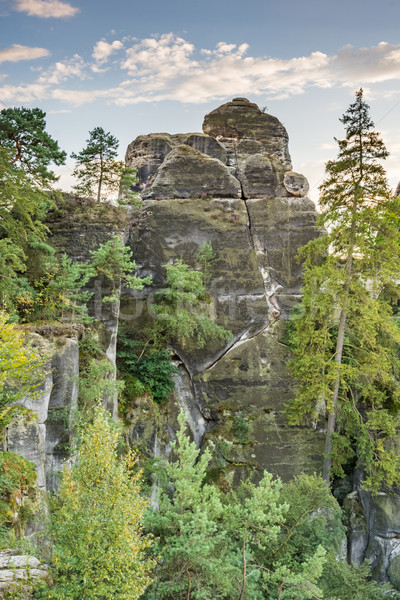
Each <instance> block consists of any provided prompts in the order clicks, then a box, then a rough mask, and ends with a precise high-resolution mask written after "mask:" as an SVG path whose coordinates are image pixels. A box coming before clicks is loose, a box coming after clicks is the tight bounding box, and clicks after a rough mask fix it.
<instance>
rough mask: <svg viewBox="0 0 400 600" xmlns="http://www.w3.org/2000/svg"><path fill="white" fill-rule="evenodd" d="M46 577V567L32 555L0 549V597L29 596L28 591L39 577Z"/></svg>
mask: <svg viewBox="0 0 400 600" xmlns="http://www.w3.org/2000/svg"><path fill="white" fill-rule="evenodd" d="M46 578H48V567H47V565H44V564H43V563H41V562H40V561H39V560H38V559H37V558H35V557H34V556H29V555H25V554H18V553H17V551H15V550H1V551H0V598H4V597H5V596H4V594H7V597H8V598H12V597H14V594H15V598H22V597H23V598H26V599H28V598H30V597H31V595H30V592H31V590H32V588H33V586H34V585H35V583H36V582H37V581H38V580H40V579H46Z"/></svg>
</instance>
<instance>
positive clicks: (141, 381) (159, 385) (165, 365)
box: [117, 335, 178, 403]
mask: <svg viewBox="0 0 400 600" xmlns="http://www.w3.org/2000/svg"><path fill="white" fill-rule="evenodd" d="M141 350H143V344H141V343H140V342H138V341H135V340H131V339H129V338H128V337H126V336H123V335H121V336H119V349H118V352H117V357H118V359H119V361H118V364H119V366H120V368H121V371H122V373H123V376H124V379H125V380H126V374H128V375H129V376H130V377H129V379H128V381H127V382H126V383H127V386H126V393H127V394H129V396H130V397H133V398H134V397H137V396H140V395H142V394H144V393H149V394H151V396H152V397H153V399H154V401H155V402H158V403H162V402H165V400H166V399H167V395H168V392H170V391H171V390H172V389H173V388H174V382H173V379H172V375H173V374H174V373H177V372H178V370H177V368H176V367H175V366H174V365H173V364H172V362H171V357H170V355H169V353H168V352H167V350H165V349H161V350H158V349H154V347H149V348H148V350H147V352H145V353H143V352H142V351H141Z"/></svg>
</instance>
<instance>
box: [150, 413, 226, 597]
mask: <svg viewBox="0 0 400 600" xmlns="http://www.w3.org/2000/svg"><path fill="white" fill-rule="evenodd" d="M184 420H185V417H184V415H183V414H181V415H180V416H179V424H180V428H179V430H178V432H177V443H176V445H175V452H176V460H175V461H174V462H170V463H168V464H167V465H166V467H165V474H166V481H165V485H164V488H163V491H162V492H161V496H160V499H159V505H160V506H159V510H158V511H157V510H152V511H149V512H148V513H147V515H146V516H145V520H144V526H145V528H146V529H147V530H150V531H151V532H152V533H153V534H154V535H155V536H156V543H155V546H154V551H155V554H156V555H158V554H160V559H159V562H158V567H157V571H156V576H157V578H156V580H155V581H154V583H153V584H152V585H151V586H150V588H149V589H148V591H147V592H146V593H145V595H144V599H146V600H153V599H154V600H155V599H157V600H162V599H171V600H172V599H173V598H179V597H186V598H192V599H196V600H198V599H199V600H200V599H203V598H210V597H212V598H215V599H218V598H221V599H222V598H234V597H236V593H237V591H238V586H237V581H236V580H235V577H234V576H235V571H237V570H236V569H235V564H234V561H232V560H231V559H232V554H231V551H230V548H229V544H228V540H227V537H226V535H225V534H224V532H223V531H222V530H221V528H220V527H219V524H218V521H219V519H220V517H221V515H222V512H223V506H222V502H221V498H220V494H219V492H218V490H217V488H215V487H213V486H211V485H207V484H204V480H205V476H206V468H207V465H208V463H209V460H210V454H209V452H208V451H206V452H205V453H204V454H203V455H202V456H200V457H199V451H198V450H196V447H195V445H194V444H193V443H190V441H189V438H188V437H187V436H186V435H185V426H184ZM171 489H173V490H174V491H173V495H172V497H171V494H170V491H169V490H171ZM233 558H234V557H233Z"/></svg>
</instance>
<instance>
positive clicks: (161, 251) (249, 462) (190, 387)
mask: <svg viewBox="0 0 400 600" xmlns="http://www.w3.org/2000/svg"><path fill="white" fill-rule="evenodd" d="M203 131H204V133H203V134H177V135H173V136H172V135H171V136H168V135H167V134H165V133H163V134H151V135H150V136H140V137H139V138H137V140H135V141H134V142H132V143H131V144H130V145H129V148H128V151H127V155H126V162H127V166H129V167H133V168H137V169H138V174H139V186H138V189H140V190H141V194H142V198H143V199H144V203H143V209H144V211H145V212H146V214H147V216H146V218H145V219H143V221H142V222H141V224H140V229H139V230H137V229H136V230H134V231H133V232H132V233H131V235H130V237H129V240H128V243H129V245H130V246H131V248H132V249H133V251H134V256H135V259H136V261H137V263H138V264H139V265H140V273H141V274H142V275H147V274H151V275H152V276H153V284H154V285H153V289H151V290H149V289H144V290H143V291H142V292H140V293H138V292H132V291H128V290H124V289H123V290H122V295H121V310H120V320H121V321H125V326H128V327H130V328H131V331H134V330H135V329H136V328H138V327H139V328H140V327H141V322H142V321H147V319H148V315H149V314H151V313H152V310H151V306H152V301H153V300H152V299H153V296H154V288H156V289H157V288H158V289H160V288H162V287H163V285H164V283H165V265H166V264H168V263H170V262H172V261H173V260H174V259H176V258H179V257H181V258H182V259H183V260H184V262H186V263H188V264H190V265H192V266H196V254H197V252H198V251H199V250H200V249H201V247H202V246H203V244H204V243H205V242H211V244H212V247H213V250H214V252H215V254H216V257H217V260H216V263H215V265H214V272H213V280H212V284H211V290H210V294H211V299H212V301H211V305H210V311H211V312H212V313H213V314H214V315H215V317H216V319H217V321H218V322H219V323H220V324H222V325H223V326H224V327H225V328H227V329H229V330H231V331H232V333H233V337H232V339H231V340H230V342H229V343H228V344H226V345H225V346H224V347H218V345H214V346H213V345H211V346H209V347H207V348H206V349H204V350H202V351H195V352H193V351H192V352H188V351H187V350H186V349H185V348H180V347H176V348H174V352H175V355H176V361H177V364H178V365H179V366H180V376H178V378H177V382H176V389H175V400H174V401H173V400H172V401H171V402H170V403H169V405H168V406H164V407H161V409H160V410H158V411H157V412H158V417H156V415H155V413H154V411H153V410H152V409H151V407H150V405H149V404H147V405H146V401H145V400H143V399H142V401H141V402H140V403H139V406H138V407H137V409H135V410H133V411H132V414H131V419H132V426H131V433H130V439H131V442H132V443H134V442H135V440H136V443H138V440H140V442H141V443H142V444H143V440H144V439H147V443H148V445H149V446H150V447H151V448H152V450H153V451H155V452H158V453H161V454H165V453H168V448H169V446H170V443H171V441H172V440H173V431H174V428H175V418H176V413H177V409H178V408H177V407H178V406H179V405H180V406H182V407H183V408H184V409H185V410H186V412H187V414H188V418H189V423H190V425H191V429H192V434H193V437H194V439H196V441H197V442H198V444H199V445H201V444H202V445H206V444H207V445H209V446H210V447H211V449H212V451H213V454H214V457H215V469H216V470H217V471H218V466H219V467H220V470H221V467H222V470H221V473H222V474H221V473H220V476H221V477H224V478H225V479H228V480H233V479H234V478H235V475H237V474H238V473H239V472H240V471H241V470H243V469H245V470H251V469H260V470H262V469H268V470H270V471H272V472H274V473H276V474H279V475H280V476H282V477H283V478H284V479H289V478H290V477H292V476H293V475H294V474H296V473H299V472H300V471H302V470H306V471H308V472H313V471H315V470H319V469H320V466H321V456H322V436H321V434H318V433H315V432H312V431H309V430H306V429H301V428H297V429H295V428H290V429H289V428H287V427H286V426H285V424H284V419H283V417H282V409H283V407H284V404H285V402H286V401H288V400H289V398H290V397H291V395H292V394H293V393H294V390H293V382H292V380H291V377H290V375H289V372H288V370H287V367H286V360H287V348H286V346H285V344H284V342H283V339H282V324H283V323H284V321H285V320H286V319H287V317H288V315H289V311H290V309H291V308H292V306H293V305H294V303H295V302H297V300H298V298H299V294H300V289H301V266H300V264H299V263H298V261H297V258H296V255H297V250H298V248H299V247H300V246H302V245H303V244H305V243H306V242H307V241H308V240H309V239H311V238H313V237H315V236H316V235H318V232H317V230H316V227H315V218H316V213H315V207H314V205H313V203H312V202H311V201H310V200H309V199H308V198H307V197H306V193H307V191H308V184H307V181H306V179H305V178H304V177H303V176H302V175H299V174H297V173H294V172H292V170H291V161H290V155H289V151H288V135H287V133H286V130H285V128H284V127H283V126H282V125H281V123H279V121H278V119H276V118H275V117H272V116H271V115H268V114H266V113H263V112H262V111H260V110H259V108H258V107H257V106H256V105H255V104H252V103H250V102H249V101H248V100H246V99H243V98H237V99H234V100H233V101H232V102H228V103H227V104H224V105H222V106H221V107H219V108H217V109H216V110H214V111H212V112H211V113H210V114H209V115H207V116H206V117H205V119H204V124H203ZM160 147H161V148H162V152H160ZM156 164H157V165H158V166H156ZM143 414H146V415H148V416H149V417H150V415H152V416H151V417H150V418H149V419H147V418H146V419H144V418H143ZM241 420H243V423H245V429H246V435H242V436H240V435H236V434H235V431H236V430H237V423H238V422H239V421H241ZM241 422H242V421H241ZM240 437H242V439H239V438H240Z"/></svg>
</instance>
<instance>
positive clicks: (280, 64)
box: [0, 0, 400, 200]
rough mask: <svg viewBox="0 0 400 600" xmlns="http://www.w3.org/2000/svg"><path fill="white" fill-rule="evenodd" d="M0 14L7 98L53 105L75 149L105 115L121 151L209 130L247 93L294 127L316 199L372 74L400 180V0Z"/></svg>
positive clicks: (78, 7)
mask: <svg viewBox="0 0 400 600" xmlns="http://www.w3.org/2000/svg"><path fill="white" fill-rule="evenodd" d="M0 19H1V20H0V34H1V35H0V106H1V107H8V106H29V107H32V106H39V107H40V108H42V109H43V110H45V111H46V113H47V123H48V131H49V132H50V133H51V134H52V135H53V137H55V138H57V139H58V140H59V143H60V146H61V147H62V148H63V149H65V150H66V151H67V152H68V153H70V152H71V151H75V152H78V151H79V150H80V149H81V148H82V147H83V146H84V144H85V140H86V138H87V136H88V132H89V130H90V129H93V128H94V127H96V126H101V127H104V129H106V130H107V131H110V132H111V133H113V134H114V135H116V136H117V138H118V139H119V140H120V153H121V157H123V156H124V153H125V149H126V146H127V145H128V143H129V142H130V141H132V140H133V139H134V138H135V137H136V136H137V135H141V134H146V133H151V132H161V131H167V132H171V133H176V132H186V131H187V132H189V131H201V124H202V120H203V117H204V115H205V114H206V113H207V112H209V111H210V110H212V109H214V108H216V107H217V106H219V105H220V104H222V103H223V102H226V101H228V100H230V99H232V98H233V97H236V96H244V97H247V98H249V99H250V100H251V101H253V102H256V103H257V104H258V105H259V106H262V107H264V106H267V111H268V112H270V113H271V114H273V115H275V116H277V117H278V118H279V119H280V120H281V121H282V122H283V124H284V125H285V126H286V128H287V130H288V133H289V137H290V146H289V148H290V152H291V155H292V160H293V167H294V170H296V171H298V172H302V173H304V174H305V175H306V176H307V177H308V179H309V181H310V185H311V188H312V191H311V196H312V197H313V199H314V200H316V199H317V195H318V192H317V187H318V184H319V183H320V181H321V178H322V177H323V172H324V164H325V162H326V161H327V160H328V159H331V158H334V157H335V156H336V145H335V143H334V140H333V138H334V136H336V137H338V138H340V137H341V136H342V134H343V129H342V126H341V124H340V122H339V120H338V119H339V117H340V116H341V115H342V113H343V112H344V111H345V110H346V108H347V106H348V105H349V104H350V102H352V100H353V98H354V92H355V91H356V90H357V89H358V88H359V87H361V86H362V87H363V88H364V89H365V97H366V99H367V101H368V102H369V104H370V106H371V116H372V119H373V120H374V121H375V124H376V128H377V129H378V130H379V131H380V132H381V133H382V135H383V138H384V141H385V143H386V145H387V148H388V150H389V152H390V153H391V156H390V158H389V159H388V160H387V161H386V169H387V171H388V175H389V181H390V183H391V185H392V186H395V185H396V184H397V182H398V181H399V180H400V85H399V83H400V36H399V33H398V30H399V22H400V2H399V0H380V2H377V1H376V0H373V1H372V0H346V1H345V0H336V1H335V2H333V1H332V0H329V1H328V0H318V1H317V0H303V1H301V0H280V1H279V0H274V1H270V0H241V1H238V0H168V1H167V0H164V1H161V0H147V2H146V0H141V1H140V2H139V1H137V0H113V1H110V0H108V1H107V0H85V1H83V0H71V2H66V1H64V0H0ZM71 167H72V162H71V161H69V164H68V165H67V167H64V168H61V170H60V173H61V175H62V177H61V180H60V186H61V187H63V188H64V189H68V188H69V186H70V185H71V183H72V179H71V177H70V172H71Z"/></svg>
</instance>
